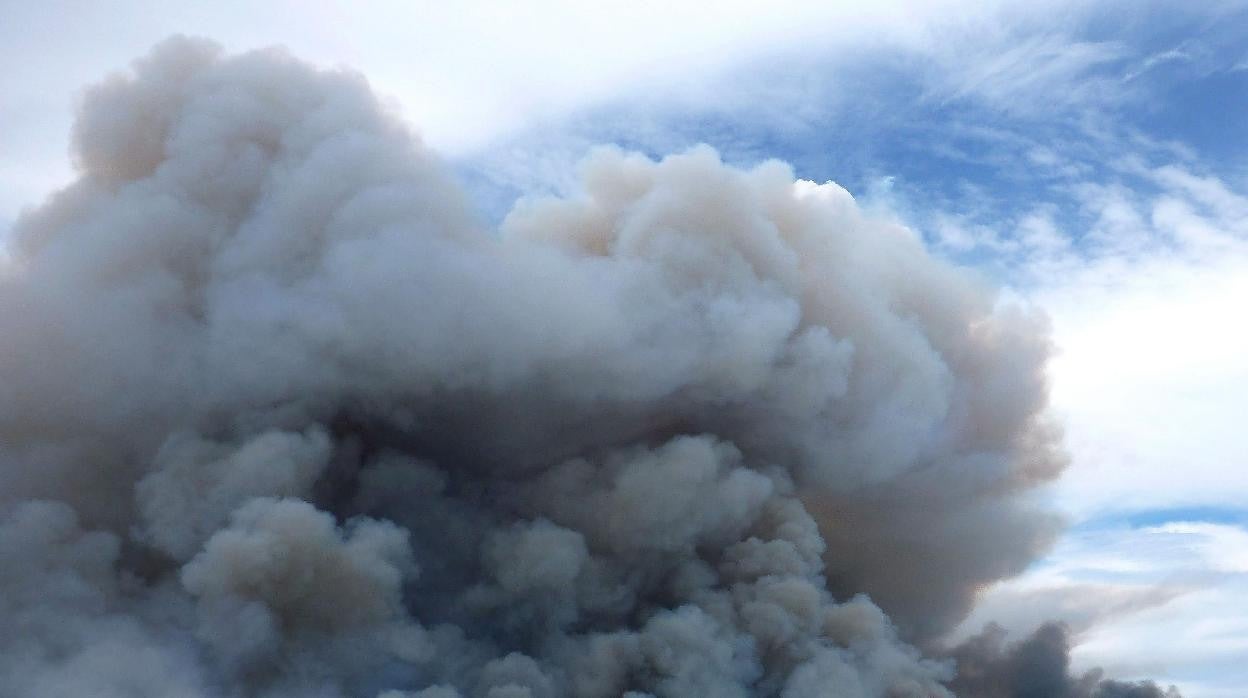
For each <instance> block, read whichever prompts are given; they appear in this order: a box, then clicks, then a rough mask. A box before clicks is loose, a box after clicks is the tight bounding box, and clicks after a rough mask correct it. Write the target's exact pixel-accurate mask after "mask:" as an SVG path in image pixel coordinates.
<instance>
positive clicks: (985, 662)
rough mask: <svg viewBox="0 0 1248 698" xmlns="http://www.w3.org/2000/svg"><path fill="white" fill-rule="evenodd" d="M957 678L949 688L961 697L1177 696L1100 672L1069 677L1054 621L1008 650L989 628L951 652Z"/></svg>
mask: <svg viewBox="0 0 1248 698" xmlns="http://www.w3.org/2000/svg"><path fill="white" fill-rule="evenodd" d="M954 658H955V659H956V660H957V663H958V677H957V679H956V680H954V681H953V682H952V683H951V684H950V688H952V689H953V690H954V692H955V693H957V695H959V696H963V697H964V698H1179V693H1178V691H1176V690H1175V689H1174V688H1173V687H1171V688H1169V689H1162V688H1161V687H1160V686H1158V685H1157V684H1156V683H1153V682H1152V681H1140V682H1124V681H1115V680H1112V679H1105V678H1102V675H1101V672H1100V671H1099V670H1092V671H1089V672H1087V673H1084V674H1082V675H1074V674H1071V673H1070V638H1069V633H1068V631H1067V629H1066V628H1065V627H1064V626H1062V625H1060V624H1057V623H1047V624H1045V625H1042V626H1040V628H1038V629H1037V630H1036V631H1035V632H1034V633H1032V634H1031V635H1030V636H1028V637H1026V638H1024V639H1022V640H1020V641H1019V642H1016V643H1014V644H1013V645H1009V646H1007V645H1006V644H1005V632H1004V630H1002V629H1001V628H1000V627H998V626H989V627H988V628H986V629H985V630H984V632H982V633H980V634H979V635H976V636H975V637H973V638H971V639H969V640H967V641H966V642H964V643H963V644H961V645H959V646H958V648H957V649H956V650H955V651H954Z"/></svg>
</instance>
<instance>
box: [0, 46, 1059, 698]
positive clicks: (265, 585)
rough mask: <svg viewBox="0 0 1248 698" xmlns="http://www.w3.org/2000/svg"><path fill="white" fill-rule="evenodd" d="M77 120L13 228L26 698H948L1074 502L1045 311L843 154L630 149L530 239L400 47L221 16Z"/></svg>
mask: <svg viewBox="0 0 1248 698" xmlns="http://www.w3.org/2000/svg"><path fill="white" fill-rule="evenodd" d="M73 136H74V138H73V142H74V145H73V156H74V159H75V163H76V166H77V169H78V177H77V179H76V181H74V182H73V183H72V184H70V185H69V186H67V187H66V188H65V189H63V190H61V191H59V192H58V193H56V194H55V195H53V196H52V197H51V198H50V199H49V200H48V201H47V202H45V203H44V204H42V205H41V206H39V207H37V208H34V209H32V210H30V211H28V212H27V213H26V214H24V216H23V217H22V218H21V219H20V221H19V222H18V224H17V226H16V229H15V232H14V235H13V239H12V241H11V243H10V246H9V250H8V254H7V256H6V257H5V258H3V261H0V265H3V266H2V267H0V477H2V478H3V482H4V483H5V485H4V487H3V489H2V490H0V562H2V564H0V694H2V695H5V696H23V697H29V698H40V697H49V698H50V697H54V696H55V697H58V698H59V697H63V696H87V695H90V696H108V697H112V696H118V697H120V696H126V697H132V696H153V697H158V696H161V697H163V696H186V697H199V696H205V697H207V696H213V697H216V696H230V697H234V696H237V697H240V698H241V697H243V696H267V697H278V696H315V697H325V698H329V697H332V696H368V697H369V698H372V697H373V696H383V697H384V698H414V697H417V696H419V697H420V698H450V697H454V696H464V697H473V698H522V697H528V698H551V697H555V696H586V697H591V698H592V697H600V696H602V697H605V696H620V695H628V696H630V697H632V698H639V697H641V696H647V695H650V696H662V697H675V696H754V695H757V696H783V697H785V698H813V697H815V696H844V697H849V698H853V697H857V696H863V697H867V696H873V697H874V696H879V697H885V696H887V697H889V698H904V697H920V696H923V697H939V696H949V695H952V693H951V690H952V689H950V688H949V686H950V685H951V684H950V682H951V681H954V680H955V674H956V671H957V669H956V667H955V663H954V662H953V661H950V660H948V659H940V658H925V657H924V656H923V655H922V654H921V653H920V651H919V650H918V649H916V647H920V646H930V642H931V641H932V640H933V639H934V638H936V637H938V636H939V635H940V634H941V633H942V632H943V631H945V630H947V629H949V628H950V627H951V625H952V624H953V623H955V622H957V621H958V620H959V619H960V618H961V617H962V616H963V615H964V613H965V612H966V610H967V609H968V607H969V605H970V603H971V602H972V600H973V594H974V592H975V590H976V589H977V588H979V587H981V586H982V585H984V584H986V583H988V582H990V581H992V580H996V579H999V578H1002V577H1005V576H1009V575H1012V574H1015V573H1017V572H1019V571H1020V570H1022V569H1023V567H1024V566H1025V565H1026V564H1027V563H1028V562H1029V561H1030V560H1032V559H1033V558H1034V557H1035V556H1036V555H1037V554H1038V553H1039V552H1041V551H1042V550H1044V548H1045V546H1046V545H1047V544H1048V542H1049V541H1050V540H1051V539H1052V537H1053V535H1054V534H1055V532H1056V521H1055V519H1054V518H1053V517H1052V516H1051V515H1049V514H1048V513H1046V512H1045V511H1043V510H1042V509H1040V508H1038V507H1036V506H1035V505H1033V504H1032V503H1031V502H1030V499H1029V492H1031V491H1033V490H1034V488H1035V487H1036V486H1037V485H1039V484H1041V483H1043V482H1045V481H1047V480H1049V479H1051V478H1053V477H1054V476H1055V475H1056V474H1057V473H1058V472H1059V471H1060V470H1061V468H1062V466H1063V456H1062V452H1061V449H1060V443H1059V435H1058V433H1057V431H1056V430H1055V429H1054V427H1053V426H1052V424H1051V423H1050V422H1049V421H1048V419H1047V417H1046V414H1045V403H1046V386H1045V378H1044V367H1045V362H1046V359H1047V357H1048V355H1049V353H1050V345H1049V339H1048V336H1047V330H1046V325H1045V321H1044V319H1043V317H1041V316H1040V315H1038V314H1037V313H1036V312H1035V311H1033V310H1030V309H1027V308H1023V307H1019V306H1016V305H1011V304H1009V303H1006V302H1003V301H1002V300H1001V299H999V298H998V297H997V295H996V294H995V293H994V291H993V290H992V289H991V288H990V287H989V286H987V285H986V284H984V283H982V282H980V281H978V280H976V279H975V278H973V277H972V276H970V275H968V274H967V273H966V272H964V271H961V270H958V269H955V268H953V267H951V266H949V265H947V264H945V263H943V262H941V261H939V260H936V259H934V258H932V257H930V256H929V255H928V254H927V253H926V252H925V251H924V248H923V246H922V244H921V242H920V241H919V240H918V239H917V238H916V236H915V235H914V234H913V233H912V232H910V231H909V230H907V229H904V228H902V227H899V226H897V225H895V224H892V223H888V222H882V221H879V220H874V219H872V218H871V217H869V216H867V215H865V214H864V213H863V212H862V211H860V210H859V209H858V207H857V206H856V205H855V203H854V201H853V199H852V198H851V197H850V196H849V194H848V193H846V192H845V191H844V190H843V189H841V188H839V187H837V186H836V185H834V184H831V183H828V184H822V185H817V184H814V183H811V182H804V181H794V177H793V174H792V172H791V171H790V170H789V169H788V168H787V167H786V166H785V165H783V164H780V163H775V162H771V163H766V164H763V165H760V166H758V167H757V168H755V169H752V170H748V171H742V170H738V169H734V168H732V167H728V166H726V165H724V164H723V163H721V162H720V161H719V159H718V157H717V155H716V154H715V152H713V151H712V150H710V149H709V148H698V149H694V150H692V151H690V152H687V153H683V154H679V155H674V156H671V157H668V158H665V159H663V160H662V161H659V162H655V161H652V160H649V159H647V158H645V157H642V156H639V155H634V154H629V153H624V152H620V151H618V150H611V149H605V150H601V151H598V152H595V153H593V154H592V155H591V156H590V157H588V159H587V160H586V161H585V163H584V164H583V191H582V193H581V194H579V195H577V196H576V197H574V198H569V199H552V200H531V201H525V202H522V203H521V204H519V205H518V206H517V207H516V208H515V210H513V211H512V213H511V214H510V215H509V216H508V217H507V219H506V220H505V222H504V223H503V224H502V226H501V229H500V230H498V231H491V230H488V229H486V228H485V227H483V226H482V225H481V224H480V223H479V222H478V221H477V220H476V218H475V217H474V215H473V214H472V213H471V206H470V205H469V202H468V201H466V199H465V196H464V194H462V193H461V191H460V189H459V188H458V187H457V186H456V184H455V183H454V182H453V181H452V180H451V178H450V177H449V175H448V174H447V173H446V170H445V168H444V167H443V166H442V164H440V163H439V161H438V159H437V158H436V157H435V156H434V155H433V154H431V153H430V152H429V151H428V150H426V149H425V148H424V147H423V146H422V145H421V143H420V142H419V140H418V139H417V138H415V137H414V136H413V135H412V134H411V133H409V132H408V131H407V129H406V128H405V127H404V126H403V125H402V124H401V123H400V122H399V121H398V120H397V119H396V118H394V117H393V116H391V115H389V114H387V113H386V112H385V110H384V109H382V108H381V107H380V106H379V105H378V102H377V101H376V99H375V98H374V97H373V95H372V94H371V92H370V90H369V88H368V86H367V84H366V83H365V81H364V80H363V79H362V78H361V77H359V76H357V75H354V74H351V73H348V72H344V71H335V72H322V71H318V70H315V69H313V68H311V67H308V66H306V65H304V64H302V63H300V62H298V61H296V60H294V59H292V58H291V57H289V56H288V55H286V54H284V53H282V52H280V51H261V52H255V53H248V54H244V55H239V56H224V55H222V54H221V52H220V50H219V49H218V48H217V47H215V46H214V45H213V44H211V43H209V42H205V41H200V40H192V39H186V38H174V39H171V40H168V41H166V42H164V43H162V44H161V45H159V46H157V47H156V48H155V49H154V50H153V51H152V53H150V54H149V55H148V56H146V57H144V58H142V59H140V60H139V61H137V62H136V63H135V64H134V66H133V69H132V71H130V72H128V73H126V74H122V75H117V76H114V77H111V78H109V79H107V80H106V81H104V82H103V83H101V84H99V85H97V86H95V87H93V88H91V89H90V90H89V91H88V92H87V94H86V96H85V98H84V100H83V103H82V105H81V109H80V112H79V114H78V117H77V121H76V125H75V127H74V134H73ZM998 654H999V653H998ZM1063 656H1064V645H1063ZM998 659H999V657H998ZM983 661H985V662H987V661H989V659H985V660H983ZM1063 666H1064V665H1063ZM984 690H989V689H984ZM974 695H998V693H991V692H988V693H982V694H981V693H977V694H974ZM1000 695H1006V694H1000ZM1019 695H1021V694H1019ZM1028 695H1031V694H1028ZM1046 695H1047V694H1046ZM1063 695H1064V694H1063Z"/></svg>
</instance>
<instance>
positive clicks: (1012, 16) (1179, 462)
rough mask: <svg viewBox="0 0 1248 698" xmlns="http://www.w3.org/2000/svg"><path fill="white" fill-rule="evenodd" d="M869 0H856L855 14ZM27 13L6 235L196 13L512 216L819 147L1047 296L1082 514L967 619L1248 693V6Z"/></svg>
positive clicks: (9, 111)
mask: <svg viewBox="0 0 1248 698" xmlns="http://www.w3.org/2000/svg"><path fill="white" fill-rule="evenodd" d="M860 4H861V5H862V6H863V7H859V6H858V5H860ZM357 5H358V4H357V3H345V2H344V3H337V4H336V3H309V2H271V3H267V4H265V5H264V6H263V7H256V6H254V5H253V3H243V2H218V3H197V2H164V3H138V2H109V3H103V2H101V3H78V2H47V3H15V2H12V1H11V0H10V1H8V2H5V3H4V5H3V9H0V61H3V65H5V66H6V67H7V70H6V71H5V77H4V81H3V91H0V94H2V95H3V97H2V98H0V235H2V234H3V231H5V230H7V229H8V228H9V226H10V225H11V224H12V221H13V220H14V218H15V217H16V216H17V215H18V214H19V212H20V211H21V210H22V208H23V207H25V206H30V205H33V204H35V203H38V202H39V201H40V200H41V199H42V197H43V196H44V195H45V194H46V193H48V192H49V191H50V190H52V189H53V188H54V187H56V186H57V185H58V184H61V183H64V182H65V181H67V180H68V178H69V177H70V175H71V172H72V163H70V162H69V160H68V155H67V152H68V146H67V144H68V135H69V129H70V124H71V121H72V118H73V113H74V108H75V102H76V99H77V98H78V94H79V90H80V88H82V87H83V86H84V85H85V84H87V83H89V82H94V81H96V80H98V79H99V78H100V77H101V76H103V75H104V74H106V73H108V72H109V71H113V70H118V69H122V68H124V67H125V66H126V65H127V63H128V61H130V60H131V59H132V58H133V57H135V56H137V55H139V54H141V53H143V52H145V51H146V50H147V49H148V47H150V45H152V44H153V43H155V42H156V41H158V40H160V39H161V38H163V37H165V36H167V35H169V34H171V33H176V32H182V33H187V34H195V35H203V36H207V37H211V38H213V39H215V40H217V41H219V42H221V43H222V44H223V45H224V46H225V47H226V48H227V49H229V50H231V51H238V50H245V49H250V48H257V47H263V46H269V45H274V44H281V45H285V46H287V47H288V48H289V49H290V50H291V51H292V52H294V53H295V54H297V55H299V56H300V57H302V58H304V59H307V60H310V61H313V62H316V63H318V64H322V65H344V66H348V67H351V68H353V69H355V70H358V71H360V72H361V73H363V74H364V75H366V76H367V77H368V79H369V80H370V81H371V82H372V83H373V85H374V87H375V88H376V89H377V90H378V91H380V92H381V93H383V94H385V95H388V96H389V97H390V98H391V99H392V100H393V104H394V108H395V109H396V110H397V111H398V112H400V113H401V114H402V116H403V118H404V119H405V120H406V121H408V122H409V123H411V124H412V125H413V126H414V128H415V129H416V130H417V131H419V132H420V133H421V134H422V136H423V137H424V138H425V139H426V140H427V141H428V142H429V143H430V144H431V145H432V146H433V147H434V148H435V149H437V150H438V151H440V152H441V153H442V154H443V155H444V157H445V158H446V159H447V160H448V161H449V162H450V163H451V164H452V166H453V167H454V168H455V170H456V172H457V173H458V174H459V176H460V177H461V178H462V180H463V181H464V183H465V184H466V185H467V186H468V187H469V188H470V189H471V190H472V191H473V192H474V193H475V194H476V195H477V196H476V200H477V201H479V202H483V203H482V204H481V210H480V212H479V213H480V215H481V216H482V217H483V218H486V219H497V218H498V217H499V216H500V215H501V213H502V212H504V211H506V210H507V209H508V208H509V207H510V205H511V203H512V202H513V201H514V200H515V199H516V198H517V197H520V196H523V195H525V194H533V193H546V192H552V191H555V192H558V191H563V190H564V189H566V188H567V187H568V186H570V179H571V176H572V173H574V172H575V167H574V163H575V162H577V161H578V160H580V159H581V158H582V157H583V156H584V154H585V153H586V152H587V150H589V149H590V148H592V147H593V145H595V144H598V143H616V144H620V145H623V146H625V147H627V148H632V149H637V150H641V151H643V152H645V153H647V154H650V155H652V156H657V155H663V154H666V153H669V152H674V151H681V150H684V149H686V148H688V147H691V146H693V145H695V144H697V143H703V142H705V143H709V144H711V145H712V146H714V147H716V148H717V149H718V150H719V151H720V152H721V153H722V154H723V156H724V158H725V160H727V161H728V162H731V163H736V164H751V163H756V162H759V161H761V160H765V159H768V158H772V157H775V158H779V159H783V160H786V161H788V162H791V163H792V164H793V165H794V167H795V169H796V171H797V174H798V175H799V176H801V177H803V178H806V179H812V180H816V181H824V180H829V179H831V180H834V181H837V182H839V183H840V184H842V185H843V186H845V187H846V188H848V189H849V190H850V192H851V193H853V194H854V196H855V197H856V198H858V199H859V200H860V201H861V202H863V203H864V205H866V206H868V207H870V208H873V209H875V210H876V211H878V212H882V213H884V214H885V215H890V216H895V217H896V218H898V219H900V220H901V221H903V222H904V223H906V224H907V225H909V226H910V227H912V228H913V229H914V230H916V231H918V232H919V233H920V234H922V235H923V237H924V238H925V239H926V240H927V241H928V242H929V244H930V246H931V247H932V249H934V250H935V251H937V253H938V254H941V255H943V256H946V257H948V258H951V259H953V260H955V261H957V262H959V263H961V264H964V265H967V266H970V267H973V268H976V269H978V270H980V271H981V272H982V273H983V274H984V275H985V276H987V277H990V278H992V279H994V280H996V281H997V282H998V283H1000V284H1002V285H1004V286H1006V287H1008V288H1009V289H1011V292H1012V293H1013V294H1016V295H1018V296H1021V297H1023V298H1026V299H1029V300H1032V301H1034V302H1036V303H1039V304H1041V305H1043V306H1044V307H1045V308H1046V309H1047V310H1048V311H1049V313H1050V315H1051V317H1052V322H1053V326H1054V334H1055V339H1056V342H1057V344H1058V346H1059V350H1060V355H1059V358H1058V359H1057V361H1056V362H1055V363H1054V365H1053V367H1052V375H1053V381H1054V393H1053V395H1054V402H1055V408H1056V411H1057V413H1058V414H1059V415H1060V416H1061V417H1062V419H1063V423H1064V425H1065V429H1066V433H1067V436H1068V444H1069V448H1070V451H1071V454H1072V458H1073V466H1072V467H1071V468H1070V470H1069V471H1068V473H1067V474H1066V475H1065V476H1064V478H1063V479H1062V480H1061V481H1060V482H1059V483H1058V484H1057V485H1056V486H1055V488H1054V489H1053V491H1052V492H1051V496H1052V498H1053V499H1054V501H1055V502H1056V503H1057V504H1058V506H1059V507H1060V508H1061V509H1062V510H1063V511H1065V512H1067V514H1068V515H1069V517H1070V519H1071V522H1072V524H1073V526H1072V528H1071V529H1070V531H1069V532H1068V533H1067V535H1066V536H1065V537H1064V538H1063V540H1062V541H1061V543H1060V544H1059V545H1058V547H1057V548H1056V550H1055V551H1054V552H1053V553H1052V555H1051V556H1049V557H1048V558H1047V559H1046V560H1044V561H1042V562H1040V563H1038V564H1037V565H1035V566H1034V567H1033V569H1032V570H1031V571H1029V572H1028V573H1027V574H1026V575H1024V576H1023V577H1022V578H1020V579H1018V580H1015V581H1012V582H1009V583H1006V584H1003V585H1001V586H1000V587H998V588H995V589H991V590H987V591H986V593H985V597H984V601H983V604H982V606H981V608H980V610H979V611H977V613H976V614H975V615H974V616H973V617H972V618H971V619H970V620H969V621H968V624H967V626H966V628H967V630H968V631H973V630H977V629H978V626H979V625H980V624H982V623H983V622H985V621H987V620H990V619H997V620H999V621H1001V622H1003V623H1004V624H1005V625H1006V626H1007V627H1010V628H1011V629H1012V630H1015V631H1017V632H1023V631H1026V630H1028V629H1029V628H1031V627H1034V626H1035V625H1036V624H1038V623H1039V622H1041V621H1043V620H1044V619H1045V618H1047V617H1052V616H1057V617H1061V618H1064V619H1066V620H1068V621H1069V622H1070V623H1071V624H1072V625H1073V626H1074V627H1075V629H1076V630H1078V631H1079V636H1078V637H1079V641H1080V645H1079V647H1078V648H1077V650H1076V651H1075V657H1076V661H1077V662H1079V663H1080V664H1081V665H1084V666H1093V665H1101V666H1104V667H1105V668H1106V669H1107V671H1108V673H1109V674H1111V675H1115V676H1120V677H1123V678H1132V677H1152V678H1157V679H1158V680H1160V681H1162V682H1166V683H1168V682H1174V683H1176V684H1178V685H1179V687H1180V688H1181V689H1182V690H1183V691H1184V694H1185V695H1186V696H1188V698H1203V697H1214V696H1239V695H1242V687H1243V686H1245V685H1248V668H1246V667H1245V666H1244V665H1243V662H1242V659H1243V657H1245V656H1248V601H1245V599H1248V505H1246V504H1245V503H1246V502H1248V467H1246V466H1248V433H1246V432H1245V430H1244V429H1243V428H1242V420H1243V417H1244V415H1246V414H1248V361H1245V360H1244V358H1243V357H1244V356H1246V355H1248V329H1246V327H1245V324H1244V320H1243V307H1244V305H1245V304H1246V303H1248V119H1246V118H1245V116H1246V115H1248V3H1245V2H1217V1H1215V0H1208V1H1205V2H1200V3H1179V2H1169V3H1162V2H1125V1H1124V2H1050V1H1040V2H1026V3H1003V2H982V1H981V2H967V1H937V0H934V1H932V2H922V3H920V2H913V3H909V2H887V1H877V2H871V3H831V2H818V3H793V2H771V3H744V2H719V3H715V4H714V5H712V4H710V3H697V2H675V1H673V0H666V1H664V2H656V3H645V2H635V1H634V2H609V3H575V2H564V3H524V4H520V3H433V2H430V3H423V2H397V1H395V2H374V3H368V4H367V5H366V8H367V9H364V10H361V9H360V8H359V7H357Z"/></svg>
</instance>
